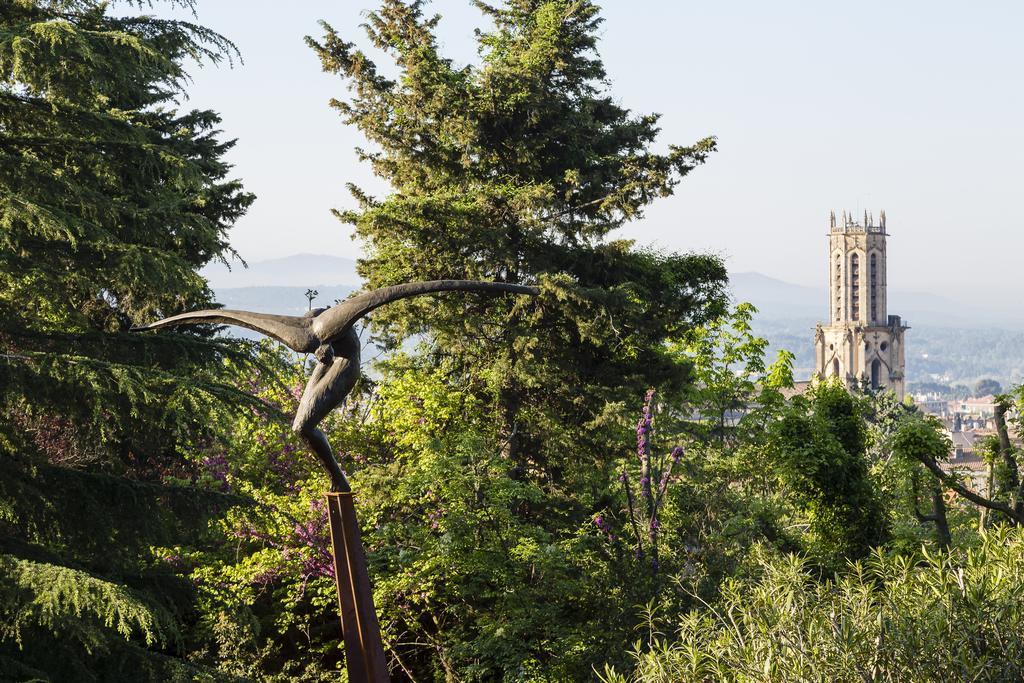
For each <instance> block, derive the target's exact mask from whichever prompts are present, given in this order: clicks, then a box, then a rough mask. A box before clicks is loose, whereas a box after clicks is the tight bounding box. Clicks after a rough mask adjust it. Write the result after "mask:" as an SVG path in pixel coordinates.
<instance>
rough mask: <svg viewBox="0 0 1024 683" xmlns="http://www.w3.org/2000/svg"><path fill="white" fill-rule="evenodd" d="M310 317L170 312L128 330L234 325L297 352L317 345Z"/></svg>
mask: <svg viewBox="0 0 1024 683" xmlns="http://www.w3.org/2000/svg"><path fill="white" fill-rule="evenodd" d="M313 320H315V318H311V317H302V318H300V317H296V316H292V315H271V314H270V313H253V312H251V311H232V310H227V309H211V310H205V311H192V312H191V313H182V314H181V315H172V316H171V317H170V318H164V319H163V320H158V321H156V322H155V323H150V324H149V325H142V326H140V327H133V328H132V330H133V331H139V330H156V329H159V328H161V327H170V326H172V325H204V324H214V325H237V326H238V327H246V328H248V329H250V330H255V331H256V332H259V333H260V334H265V335H267V336H268V337H273V338H274V339H276V340H278V341H279V342H281V343H282V344H284V345H285V346H287V347H288V348H290V349H292V350H293V351H296V352H298V353H310V352H312V351H315V350H316V348H317V347H318V346H319V345H320V342H319V340H318V339H317V338H316V336H315V335H314V334H313V331H312V330H311V329H310V323H311V322H312V321H313Z"/></svg>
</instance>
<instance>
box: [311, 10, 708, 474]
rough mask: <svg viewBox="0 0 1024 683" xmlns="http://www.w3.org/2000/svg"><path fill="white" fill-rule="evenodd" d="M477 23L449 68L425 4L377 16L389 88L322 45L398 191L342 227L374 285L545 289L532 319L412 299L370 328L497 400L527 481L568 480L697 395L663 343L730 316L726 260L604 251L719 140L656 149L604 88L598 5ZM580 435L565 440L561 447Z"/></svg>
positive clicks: (651, 121)
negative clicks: (582, 464) (463, 58)
mask: <svg viewBox="0 0 1024 683" xmlns="http://www.w3.org/2000/svg"><path fill="white" fill-rule="evenodd" d="M477 6H478V7H479V9H480V10H481V11H482V12H483V14H484V19H485V21H486V22H487V23H488V24H490V25H491V27H490V28H488V29H486V30H481V31H480V32H479V33H478V34H477V40H478V43H479V53H480V59H479V62H478V63H475V64H471V65H468V66H465V67H459V66H456V65H455V64H453V63H452V62H451V61H450V60H449V59H447V58H445V57H444V56H443V55H442V54H441V52H440V49H439V46H438V44H437V40H436V37H435V27H436V24H437V22H438V20H439V19H438V18H437V17H429V16H425V15H424V12H423V3H421V2H411V3H406V2H401V1H400V0H386V1H385V2H383V3H382V5H381V8H380V9H379V10H378V11H376V12H371V13H370V14H369V20H368V22H367V25H366V31H367V35H368V38H369V42H370V43H371V44H372V45H373V46H374V47H376V48H378V49H380V50H382V51H383V52H385V53H386V54H387V55H388V56H389V57H391V58H392V59H393V60H394V62H395V65H396V66H397V70H398V75H397V77H396V78H394V79H391V78H386V77H384V76H383V75H382V74H381V70H379V69H378V68H377V66H376V65H375V64H374V63H373V62H372V61H371V60H370V59H369V57H368V56H367V55H366V54H365V53H364V52H363V51H361V50H360V49H359V48H358V47H357V46H356V45H354V44H353V43H351V42H346V40H344V39H343V37H342V36H340V35H339V34H338V33H337V32H336V31H335V30H334V29H332V28H331V27H329V26H327V25H326V24H325V25H324V28H325V36H324V38H323V39H322V40H321V41H315V40H312V39H309V41H308V42H309V44H310V46H311V47H312V48H313V49H314V50H315V51H316V52H317V54H318V55H319V57H320V59H321V61H322V63H323V66H324V69H325V70H326V71H328V72H330V73H335V74H338V75H340V76H341V77H342V78H343V79H344V80H345V82H346V84H347V85H348V86H349V87H350V89H351V91H352V96H351V98H349V99H347V100H345V101H333V102H332V104H333V105H334V106H335V107H336V108H337V109H338V110H339V111H340V112H341V113H342V116H343V118H344V120H345V121H346V122H347V123H349V124H352V125H355V126H356V127H358V128H359V130H360V131H361V132H362V133H363V134H364V135H365V136H366V138H367V139H368V140H369V141H370V142H371V143H372V144H373V147H374V149H373V150H372V151H370V150H360V155H361V158H362V159H364V160H365V161H368V162H369V163H370V164H371V165H372V167H373V170H374V172H375V173H376V174H377V175H378V176H380V177H381V178H383V179H384V180H385V181H387V182H388V183H389V184H390V186H391V188H392V192H391V193H390V194H388V195H387V196H385V197H383V198H374V197H370V196H368V195H366V194H365V193H363V192H362V191H360V190H358V189H357V188H351V189H352V192H353V194H354V196H355V197H356V199H357V200H358V202H359V206H358V208H357V209H356V210H353V211H348V212H343V213H341V214H340V218H342V219H343V220H344V221H346V222H348V223H350V224H352V225H354V226H355V231H356V234H357V235H358V236H359V237H360V238H361V239H362V240H363V243H364V244H365V246H366V257H365V258H364V259H362V260H361V261H360V266H359V267H360V273H361V274H362V275H363V276H364V277H365V278H366V281H367V284H368V285H369V286H371V287H376V286H380V285H387V284H393V283H395V282H401V281H407V280H423V279H433V278H474V279H485V280H501V281H513V282H536V283H540V284H541V286H542V289H543V293H542V295H541V297H540V299H539V302H538V303H534V302H531V301H527V300H523V299H522V298H515V297H506V298H500V299H499V298H487V299H482V298H479V297H473V298H469V297H465V296H457V297H456V296H451V297H443V298H438V299H435V300H430V299H424V298H419V299H410V300H408V301H406V302H401V303H399V304H397V305H394V306H389V307H387V308H385V309H381V310H380V311H378V312H377V313H375V315H374V321H373V322H374V330H375V332H376V333H377V334H379V335H381V336H382V337H383V338H385V340H387V341H389V342H391V343H397V342H398V341H400V340H401V339H403V338H406V337H408V336H409V335H412V334H416V333H423V334H425V335H427V337H428V338H429V340H430V341H431V342H432V343H433V344H434V348H433V349H432V351H433V353H434V354H436V356H444V357H445V358H446V359H447V360H446V362H448V363H451V364H452V372H454V373H458V374H460V375H463V376H466V377H467V378H468V381H470V382H472V383H473V384H474V391H475V392H477V393H481V394H485V395H486V396H487V399H486V400H487V401H488V402H490V403H491V404H492V405H493V416H494V419H496V420H498V422H499V424H500V425H501V429H502V431H503V433H504V434H505V437H506V438H507V440H508V443H507V445H506V447H505V448H506V451H507V453H506V454H507V456H508V457H510V458H511V459H512V461H513V462H514V464H515V465H516V466H518V467H519V468H520V469H521V470H522V471H523V472H524V473H525V472H534V473H537V475H538V476H540V477H542V478H543V477H555V478H558V477H559V476H561V475H560V474H559V472H568V470H569V468H570V467H571V465H570V463H567V462H565V461H566V459H567V458H570V459H578V458H587V457H593V455H594V452H595V451H604V450H606V449H607V448H608V445H609V444H608V436H609V432H608V431H607V430H604V429H595V428H596V427H599V426H601V425H598V424H596V421H598V420H600V419H601V417H602V416H603V415H605V414H606V411H607V410H608V409H610V408H611V406H610V404H615V403H618V402H619V401H621V400H622V397H623V396H624V395H631V396H638V395H641V394H642V393H643V392H644V391H645V390H646V389H647V387H649V386H658V387H659V388H662V387H663V389H662V390H663V391H670V390H671V391H673V392H677V391H678V390H679V389H680V388H681V387H682V386H683V385H684V384H685V380H686V372H685V367H683V366H680V365H679V364H677V363H674V362H672V359H670V358H668V357H667V356H666V354H665V348H664V342H665V341H666V340H667V339H671V338H673V337H677V336H678V335H680V334H681V333H682V332H683V331H684V330H685V329H687V328H688V327H690V326H691V325H693V324H698V323H700V322H702V321H705V320H708V319H710V318H713V317H714V316H715V315H716V314H717V313H720V312H721V311H722V308H723V303H724V299H723V297H722V286H723V284H724V281H725V271H724V268H723V266H722V264H721V262H720V261H719V260H718V259H717V258H714V257H709V256H696V255H678V254H658V253H654V252H651V251H648V250H643V249H635V248H633V246H632V244H631V243H628V242H625V241H621V240H608V239H607V238H608V236H609V235H610V234H611V233H612V232H613V231H614V230H615V229H617V228H619V227H620V226H621V225H623V223H624V222H625V221H627V220H629V219H631V218H635V217H638V216H639V215H641V214H642V211H643V209H644V207H646V206H647V205H648V204H649V203H650V202H652V201H653V200H654V199H656V198H657V197H660V196H664V195H667V194H669V193H671V191H672V189H673V187H674V186H675V185H676V184H677V182H678V181H679V180H680V179H681V178H682V177H683V176H684V175H685V174H687V173H689V172H690V171H691V170H692V169H693V168H695V167H696V166H697V165H699V164H701V163H703V162H704V160H705V159H706V158H707V156H708V154H709V153H710V152H711V151H712V150H713V149H714V143H713V141H712V140H710V139H706V140H702V141H700V142H698V143H696V144H694V145H692V146H689V147H675V146H672V147H670V148H669V150H668V151H667V152H666V153H657V152H654V151H652V149H651V147H652V144H653V141H654V139H655V137H656V134H657V117H656V116H653V115H639V116H638V115H634V114H632V113H631V112H629V111H628V110H626V109H624V108H622V107H621V106H619V105H618V104H617V103H616V102H615V100H614V98H613V97H612V95H611V94H610V93H609V92H608V91H607V84H606V82H605V72H604V68H603V66H602V65H601V62H600V59H599V57H598V55H597V54H596V50H595V45H596V36H597V31H598V29H599V26H600V22H601V20H600V18H599V16H598V11H597V8H596V7H595V6H594V5H593V4H592V3H591V2H576V1H575V0H572V1H569V0H548V1H546V2H534V1H526V0H522V1H520V0H515V1H513V2H508V3H505V4H503V5H501V6H494V7H492V6H489V5H487V4H485V3H477ZM584 397H585V399H584ZM587 424H589V425H591V428H590V429H588V430H587V431H586V433H581V431H580V427H581V425H587ZM567 428H568V429H569V430H570V431H569V432H568V433H566V435H565V436H566V437H568V439H567V440H563V439H559V438H557V437H555V438H553V437H552V433H553V432H556V431H561V430H565V429H567ZM570 444H573V445H570Z"/></svg>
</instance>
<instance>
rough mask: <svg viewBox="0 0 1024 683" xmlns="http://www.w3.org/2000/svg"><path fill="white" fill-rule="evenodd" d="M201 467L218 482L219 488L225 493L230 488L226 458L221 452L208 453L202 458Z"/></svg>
mask: <svg viewBox="0 0 1024 683" xmlns="http://www.w3.org/2000/svg"><path fill="white" fill-rule="evenodd" d="M203 468H204V469H205V470H206V473H207V474H209V475H210V476H211V477H213V478H214V479H216V480H217V481H219V482H220V490H221V491H223V492H224V493H227V492H228V491H230V490H231V485H230V484H229V483H228V459H227V456H225V455H224V454H223V453H218V454H216V455H209V456H207V457H205V458H203Z"/></svg>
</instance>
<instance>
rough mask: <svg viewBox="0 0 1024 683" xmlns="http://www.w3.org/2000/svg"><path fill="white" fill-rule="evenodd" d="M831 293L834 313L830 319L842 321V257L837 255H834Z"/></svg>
mask: <svg viewBox="0 0 1024 683" xmlns="http://www.w3.org/2000/svg"><path fill="white" fill-rule="evenodd" d="M832 291H833V292H835V296H834V297H833V299H834V302H833V307H834V309H835V312H834V314H833V316H832V318H833V319H834V320H835V321H837V322H838V321H840V320H842V319H843V295H842V291H843V257H842V256H840V255H839V254H836V275H835V283H834V284H833V286H832Z"/></svg>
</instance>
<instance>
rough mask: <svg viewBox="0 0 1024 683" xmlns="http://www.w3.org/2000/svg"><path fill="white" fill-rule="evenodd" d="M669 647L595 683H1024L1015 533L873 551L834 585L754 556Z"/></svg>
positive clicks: (1020, 554)
mask: <svg viewBox="0 0 1024 683" xmlns="http://www.w3.org/2000/svg"><path fill="white" fill-rule="evenodd" d="M761 569H762V572H761V575H760V576H758V577H757V578H755V579H751V580H749V581H745V582H741V581H735V580H730V581H728V582H726V585H725V586H724V588H723V591H722V598H721V600H720V602H719V603H718V604H716V605H715V606H711V605H708V606H706V608H705V609H701V610H695V611H692V612H690V613H689V614H687V615H685V616H684V617H683V618H682V621H681V623H680V625H679V629H678V634H677V640H676V641H675V642H674V643H669V642H667V640H666V639H665V637H664V636H661V637H656V638H655V639H654V641H653V642H652V644H651V645H650V646H649V647H647V648H641V647H639V646H637V647H636V648H635V650H634V653H633V654H634V657H635V661H636V669H635V671H634V672H633V673H632V674H631V675H628V676H627V675H622V674H619V673H617V672H616V671H614V670H613V669H611V668H607V669H606V670H605V672H604V675H603V676H602V677H601V679H602V680H603V681H606V683H625V682H626V681H632V682H636V683H641V682H643V683H647V682H653V681H805V680H814V681H825V680H830V681H836V682H841V681H952V680H959V681H1019V680H1021V678H1022V676H1024V532H1022V531H1021V530H1020V529H1012V530H1008V529H1003V528H1000V529H995V530H992V531H989V532H986V533H985V534H983V536H982V538H981V541H980V544H979V545H978V546H977V547H976V548H973V549H970V550H960V551H956V550H954V551H951V552H948V553H935V554H932V553H929V552H927V551H926V550H922V551H921V553H920V554H918V555H916V556H907V555H886V554H884V553H883V552H881V551H875V552H874V553H873V554H872V555H871V556H870V557H869V558H867V559H866V560H863V561H861V562H857V563H851V564H850V565H849V566H848V567H847V569H846V570H845V571H844V572H842V573H841V574H840V575H837V576H836V577H835V578H834V579H833V580H827V581H821V582H819V581H816V580H814V579H813V578H812V572H811V571H810V570H811V567H810V566H809V563H808V562H807V561H806V560H805V559H803V558H800V557H796V556H789V557H787V558H783V559H774V560H764V561H762V563H761Z"/></svg>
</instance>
